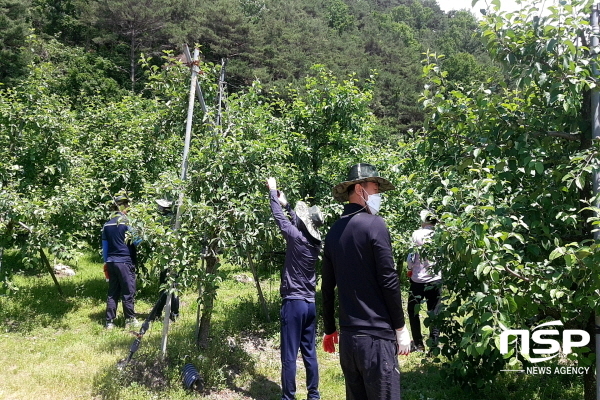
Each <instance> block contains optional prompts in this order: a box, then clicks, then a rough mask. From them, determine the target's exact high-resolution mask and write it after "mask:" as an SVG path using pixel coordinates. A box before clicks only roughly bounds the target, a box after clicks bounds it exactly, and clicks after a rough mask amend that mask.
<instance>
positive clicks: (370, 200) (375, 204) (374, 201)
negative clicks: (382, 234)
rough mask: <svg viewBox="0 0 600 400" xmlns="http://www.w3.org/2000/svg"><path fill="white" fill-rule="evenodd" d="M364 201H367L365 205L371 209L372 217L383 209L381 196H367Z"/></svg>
mask: <svg viewBox="0 0 600 400" xmlns="http://www.w3.org/2000/svg"><path fill="white" fill-rule="evenodd" d="M366 193H367V192H365V194H366ZM363 200H365V203H367V206H368V207H369V213H371V214H372V215H377V213H378V212H379V209H380V208H381V194H380V193H375V194H367V198H366V199H365V198H364V197H363Z"/></svg>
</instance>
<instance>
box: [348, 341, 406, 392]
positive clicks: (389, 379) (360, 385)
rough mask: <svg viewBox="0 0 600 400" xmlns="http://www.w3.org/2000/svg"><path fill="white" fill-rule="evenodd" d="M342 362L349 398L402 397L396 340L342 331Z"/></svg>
mask: <svg viewBox="0 0 600 400" xmlns="http://www.w3.org/2000/svg"><path fill="white" fill-rule="evenodd" d="M340 365H341V366H342V372H343V373H344V379H345V381H346V400H400V398H401V396H400V370H399V368H398V358H397V356H396V341H395V340H388V339H380V338H377V337H374V336H370V335H359V334H349V333H346V332H342V333H341V334H340Z"/></svg>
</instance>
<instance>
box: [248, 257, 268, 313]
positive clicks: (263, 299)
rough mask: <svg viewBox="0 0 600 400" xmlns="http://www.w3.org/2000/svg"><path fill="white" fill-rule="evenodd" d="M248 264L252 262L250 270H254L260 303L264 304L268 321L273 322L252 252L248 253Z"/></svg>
mask: <svg viewBox="0 0 600 400" xmlns="http://www.w3.org/2000/svg"><path fill="white" fill-rule="evenodd" d="M247 257H248V264H250V270H252V276H254V282H255V283H256V290H258V299H259V300H260V304H261V305H262V308H263V312H264V313H265V316H266V317H267V322H271V318H269V307H267V302H266V300H265V296H264V295H263V292H262V289H261V288H260V280H259V279H258V271H257V270H256V267H255V266H254V262H253V261H252V256H251V255H250V252H248V253H247Z"/></svg>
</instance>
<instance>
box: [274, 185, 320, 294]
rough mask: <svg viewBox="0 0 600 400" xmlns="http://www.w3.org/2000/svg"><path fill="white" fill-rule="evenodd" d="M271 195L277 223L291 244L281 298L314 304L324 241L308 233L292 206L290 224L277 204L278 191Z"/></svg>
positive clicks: (287, 249)
mask: <svg viewBox="0 0 600 400" xmlns="http://www.w3.org/2000/svg"><path fill="white" fill-rule="evenodd" d="M269 195H270V202H271V211H272V212H273V216H274V217H275V222H276V223H277V226H278V227H279V229H280V230H281V233H282V234H283V237H284V238H285V241H286V243H287V246H286V250H285V262H284V264H283V270H282V273H281V286H280V288H279V292H280V294H281V297H282V298H284V299H299V300H306V301H308V302H311V303H314V301H315V289H316V286H317V279H316V274H315V265H316V263H317V260H318V258H319V252H320V251H321V241H320V240H316V239H315V238H313V237H312V236H310V235H309V233H308V232H306V228H304V226H303V225H304V224H303V223H298V217H297V216H296V213H295V212H294V210H292V208H291V207H290V205H289V204H288V205H287V210H288V212H289V213H290V216H291V221H290V219H289V218H288V217H287V216H286V215H285V213H284V212H283V209H282V208H281V204H279V200H277V190H271V191H270V193H269ZM300 227H301V229H300Z"/></svg>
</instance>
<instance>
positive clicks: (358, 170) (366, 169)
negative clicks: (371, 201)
mask: <svg viewBox="0 0 600 400" xmlns="http://www.w3.org/2000/svg"><path fill="white" fill-rule="evenodd" d="M362 182H377V183H379V192H380V193H381V192H387V191H388V190H394V189H395V188H396V187H395V186H394V185H392V184H391V183H390V181H388V180H387V179H384V178H382V177H380V176H379V172H377V169H375V167H374V166H373V165H371V164H364V163H361V164H356V165H353V166H352V167H351V168H350V172H348V179H347V180H346V181H344V182H342V183H339V184H337V185H336V186H335V187H334V188H333V198H334V199H336V200H337V201H342V202H345V201H348V187H350V186H351V185H354V184H356V183H362Z"/></svg>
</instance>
